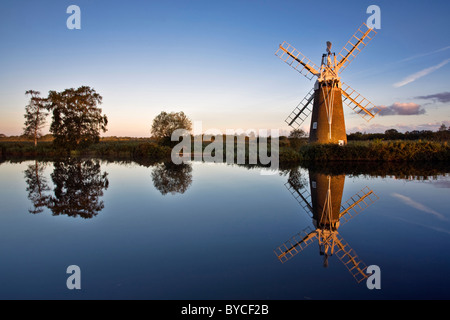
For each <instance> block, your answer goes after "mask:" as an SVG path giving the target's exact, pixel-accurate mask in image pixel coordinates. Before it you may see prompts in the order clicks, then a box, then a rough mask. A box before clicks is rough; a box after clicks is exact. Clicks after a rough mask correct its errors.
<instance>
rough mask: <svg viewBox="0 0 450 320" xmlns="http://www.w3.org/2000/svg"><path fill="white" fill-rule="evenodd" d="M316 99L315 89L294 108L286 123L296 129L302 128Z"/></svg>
mask: <svg viewBox="0 0 450 320" xmlns="http://www.w3.org/2000/svg"><path fill="white" fill-rule="evenodd" d="M313 101H314V89H311V91H310V92H308V94H307V95H306V96H305V97H304V98H303V100H302V101H300V103H299V104H298V105H297V106H296V107H295V108H294V110H293V111H292V112H291V114H290V115H289V116H288V117H287V118H286V120H285V121H286V123H287V124H288V125H290V126H291V127H292V128H294V129H298V128H300V126H301V125H302V124H303V122H305V120H306V119H307V118H308V117H309V115H310V114H311V111H312V106H313Z"/></svg>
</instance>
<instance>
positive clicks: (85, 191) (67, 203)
mask: <svg viewBox="0 0 450 320" xmlns="http://www.w3.org/2000/svg"><path fill="white" fill-rule="evenodd" d="M45 166H46V164H44V163H39V162H37V161H36V162H35V163H34V164H32V165H29V166H28V168H27V169H26V170H25V180H26V183H27V191H28V199H30V200H31V202H32V203H33V209H30V210H29V211H30V212H31V213H33V214H36V213H40V212H42V211H43V209H44V207H47V208H48V209H50V210H51V211H52V213H53V215H55V216H56V215H68V216H70V217H81V218H84V219H90V218H92V217H94V216H96V215H97V214H98V213H99V212H100V211H101V210H102V209H103V208H104V203H103V201H101V200H100V199H101V197H102V196H103V191H104V190H106V189H107V188H108V185H109V181H108V178H107V176H108V173H106V172H103V173H102V172H101V166H100V162H99V161H94V160H79V159H76V160H74V159H70V160H65V161H57V162H55V163H54V170H53V173H52V174H51V179H52V182H53V185H54V189H53V194H51V193H50V187H49V185H48V182H47V180H46V179H45V177H44V174H43V171H44V169H45Z"/></svg>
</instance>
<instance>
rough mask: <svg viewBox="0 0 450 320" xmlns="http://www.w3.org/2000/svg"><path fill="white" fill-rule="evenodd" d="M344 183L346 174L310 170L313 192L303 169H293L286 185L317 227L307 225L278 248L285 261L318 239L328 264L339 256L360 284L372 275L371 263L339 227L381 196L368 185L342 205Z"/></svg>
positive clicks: (279, 257) (326, 264)
mask: <svg viewBox="0 0 450 320" xmlns="http://www.w3.org/2000/svg"><path fill="white" fill-rule="evenodd" d="M344 183H345V175H344V174H338V175H330V174H325V173H319V172H316V171H311V170H309V189H310V190H311V192H309V191H308V183H307V181H306V179H305V178H304V177H302V176H301V175H300V173H299V171H298V170H297V169H295V170H291V171H290V173H289V178H288V181H287V183H286V184H285V186H286V188H287V189H288V190H289V192H290V193H291V194H292V195H293V196H294V198H295V199H296V200H297V201H298V203H299V204H300V205H301V206H302V208H303V209H304V210H305V211H306V213H307V214H308V215H309V216H310V217H311V218H312V222H313V225H314V228H311V227H307V228H305V229H304V230H302V231H301V232H300V233H298V234H296V235H295V236H293V237H292V238H291V239H289V240H288V241H286V242H285V243H284V244H282V245H281V246H279V247H278V248H277V249H275V254H276V255H277V257H278V259H279V260H280V261H281V262H282V263H284V262H286V261H287V260H289V259H291V258H292V257H294V256H295V255H297V254H298V253H300V252H301V251H303V250H304V249H305V248H306V247H307V246H309V245H310V244H312V243H313V242H315V241H316V240H317V242H318V244H319V253H320V255H322V256H324V267H327V266H328V258H329V257H330V256H332V255H336V256H337V257H338V259H339V260H340V261H341V262H342V263H343V264H344V265H345V266H346V268H347V269H348V271H349V272H350V273H351V275H352V276H353V277H354V278H355V280H356V281H357V282H358V283H359V282H361V281H363V280H364V279H366V278H367V277H368V275H367V274H366V272H365V271H366V269H367V266H366V265H365V264H364V262H363V261H362V260H361V259H359V257H358V256H357V254H356V252H355V251H354V250H353V249H352V248H351V247H350V245H349V244H348V243H347V242H346V241H345V240H344V238H343V237H342V236H341V235H340V234H339V232H338V229H339V227H340V226H342V225H343V224H345V223H347V222H348V221H349V220H351V219H352V218H353V217H355V216H356V215H358V214H359V213H361V212H362V211H363V210H364V209H366V208H367V207H368V206H370V205H371V204H373V203H374V202H375V201H376V200H378V197H377V196H376V195H375V193H374V192H373V191H372V190H371V189H369V188H368V187H365V188H364V189H362V190H361V191H359V192H358V193H356V194H355V195H354V196H352V197H351V198H350V199H348V200H347V201H346V202H345V203H344V204H342V193H343V190H344Z"/></svg>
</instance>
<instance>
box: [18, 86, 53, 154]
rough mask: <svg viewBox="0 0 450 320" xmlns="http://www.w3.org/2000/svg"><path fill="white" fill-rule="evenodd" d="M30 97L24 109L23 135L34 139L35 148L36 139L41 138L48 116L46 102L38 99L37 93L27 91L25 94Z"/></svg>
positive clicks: (38, 94) (38, 93)
mask: <svg viewBox="0 0 450 320" xmlns="http://www.w3.org/2000/svg"><path fill="white" fill-rule="evenodd" d="M25 94H26V95H29V96H30V102H29V103H28V105H27V106H26V107H25V115H24V117H25V128H24V129H23V134H24V135H26V136H29V137H33V138H34V146H37V141H38V139H39V138H40V137H41V136H42V132H41V130H42V128H43V127H44V125H45V121H46V118H47V115H48V112H46V102H47V100H46V99H44V98H41V97H40V94H41V93H40V92H39V91H34V90H28V91H26V92H25Z"/></svg>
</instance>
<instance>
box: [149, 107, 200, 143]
mask: <svg viewBox="0 0 450 320" xmlns="http://www.w3.org/2000/svg"><path fill="white" fill-rule="evenodd" d="M177 129H185V130H187V131H191V130H192V121H191V120H190V119H189V118H188V117H187V116H186V115H185V114H184V112H183V111H181V112H171V113H167V112H164V111H163V112H161V113H160V114H159V115H157V116H156V117H155V119H153V124H152V129H151V133H152V137H153V138H155V139H157V140H158V142H159V143H160V144H162V145H171V139H170V138H171V136H172V133H173V132H174V131H175V130H177Z"/></svg>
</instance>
